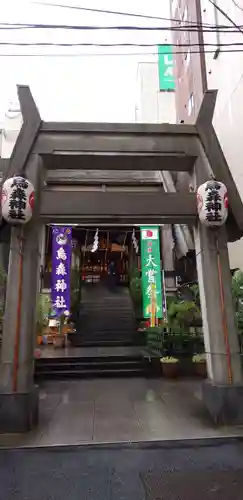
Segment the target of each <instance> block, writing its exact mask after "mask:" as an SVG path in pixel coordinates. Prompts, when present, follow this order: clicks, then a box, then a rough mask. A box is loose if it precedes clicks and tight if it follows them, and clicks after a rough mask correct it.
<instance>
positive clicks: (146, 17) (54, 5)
mask: <svg viewBox="0 0 243 500" xmlns="http://www.w3.org/2000/svg"><path fill="white" fill-rule="evenodd" d="M209 1H210V0H209ZM32 3H34V4H37V5H42V6H46V7H58V8H63V9H72V10H80V11H86V12H96V13H100V14H111V15H116V16H128V17H136V18H140V19H151V20H157V21H158V20H160V21H170V22H171V21H176V22H178V23H181V19H178V18H177V19H176V18H173V19H172V18H168V17H158V16H149V15H144V14H136V13H133V12H120V11H114V10H106V9H94V8H88V7H80V6H78V5H63V4H56V3H50V2H38V1H33V2H32ZM184 22H186V23H188V24H190V23H192V24H194V23H195V25H198V23H197V21H184ZM207 25H208V23H205V26H207ZM224 27H225V28H228V26H224Z"/></svg>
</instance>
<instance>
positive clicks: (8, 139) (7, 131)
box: [0, 103, 22, 158]
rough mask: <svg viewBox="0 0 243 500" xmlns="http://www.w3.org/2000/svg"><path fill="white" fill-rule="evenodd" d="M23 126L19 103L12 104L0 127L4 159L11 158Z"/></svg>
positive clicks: (0, 144)
mask: <svg viewBox="0 0 243 500" xmlns="http://www.w3.org/2000/svg"><path fill="white" fill-rule="evenodd" d="M21 126H22V115H21V112H20V110H19V105H18V104H17V103H15V104H13V103H11V104H10V105H9V108H8V111H7V112H6V114H5V118H4V121H3V123H2V124H1V126H0V129H2V130H1V138H0V156H1V157H2V158H10V156H11V154H12V151H13V148H14V144H15V142H16V140H17V137H18V135H19V131H20V129H21Z"/></svg>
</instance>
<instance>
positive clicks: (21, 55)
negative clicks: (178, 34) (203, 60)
mask: <svg viewBox="0 0 243 500" xmlns="http://www.w3.org/2000/svg"><path fill="white" fill-rule="evenodd" d="M238 52H239V53H242V52H243V48H242V49H230V48H229V49H222V50H221V53H238ZM187 54H188V51H176V52H174V51H173V53H172V55H187ZM191 54H215V50H204V49H203V47H202V50H193V51H190V55H191ZM163 55H171V52H163ZM127 56H129V57H130V56H132V57H135V56H136V57H137V56H158V52H157V51H156V52H127V53H121V52H114V53H112V52H110V53H108V52H105V53H101V52H97V53H93V52H81V53H71V54H67V53H55V54H51V53H48V52H47V53H45V54H38V53H33V54H16V52H15V53H2V54H1V53H0V57H127Z"/></svg>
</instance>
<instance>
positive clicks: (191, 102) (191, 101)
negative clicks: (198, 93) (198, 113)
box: [187, 94, 194, 116]
mask: <svg viewBox="0 0 243 500" xmlns="http://www.w3.org/2000/svg"><path fill="white" fill-rule="evenodd" d="M193 109H194V95H193V94H191V95H190V97H189V100H188V105H187V110H188V116H191V114H192V112H193Z"/></svg>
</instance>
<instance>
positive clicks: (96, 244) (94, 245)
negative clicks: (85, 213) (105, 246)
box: [91, 229, 99, 252]
mask: <svg viewBox="0 0 243 500" xmlns="http://www.w3.org/2000/svg"><path fill="white" fill-rule="evenodd" d="M98 248H99V229H96V231H95V235H94V241H93V246H92V249H91V252H96V251H97V250H98Z"/></svg>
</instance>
